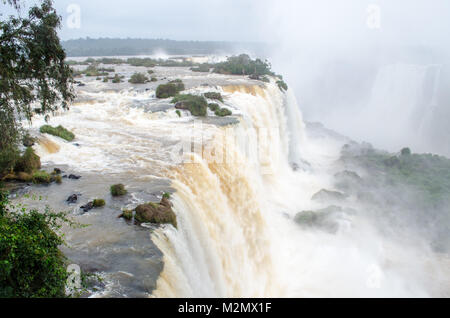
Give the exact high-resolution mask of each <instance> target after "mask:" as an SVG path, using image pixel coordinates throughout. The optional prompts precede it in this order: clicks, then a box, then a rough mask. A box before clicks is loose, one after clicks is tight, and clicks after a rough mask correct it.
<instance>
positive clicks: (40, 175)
mask: <svg viewBox="0 0 450 318" xmlns="http://www.w3.org/2000/svg"><path fill="white" fill-rule="evenodd" d="M31 180H32V181H33V183H34V184H49V183H51V182H52V180H54V179H53V177H52V176H51V175H50V174H49V173H48V172H46V171H35V172H34V173H33V175H32V176H31Z"/></svg>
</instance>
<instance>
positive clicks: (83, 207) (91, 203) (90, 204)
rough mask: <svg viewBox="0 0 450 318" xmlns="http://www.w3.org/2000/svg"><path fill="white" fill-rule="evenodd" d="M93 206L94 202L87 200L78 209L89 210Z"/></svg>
mask: <svg viewBox="0 0 450 318" xmlns="http://www.w3.org/2000/svg"><path fill="white" fill-rule="evenodd" d="M93 208H94V202H88V203H87V204H85V205H83V206H81V207H80V209H82V210H83V212H89V211H90V210H92V209H93Z"/></svg>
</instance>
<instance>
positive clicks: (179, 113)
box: [175, 109, 181, 117]
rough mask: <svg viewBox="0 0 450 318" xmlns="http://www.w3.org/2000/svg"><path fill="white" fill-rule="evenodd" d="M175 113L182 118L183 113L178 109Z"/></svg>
mask: <svg viewBox="0 0 450 318" xmlns="http://www.w3.org/2000/svg"><path fill="white" fill-rule="evenodd" d="M175 113H176V114H177V115H178V117H181V112H180V111H179V110H178V109H177V111H176V112H175Z"/></svg>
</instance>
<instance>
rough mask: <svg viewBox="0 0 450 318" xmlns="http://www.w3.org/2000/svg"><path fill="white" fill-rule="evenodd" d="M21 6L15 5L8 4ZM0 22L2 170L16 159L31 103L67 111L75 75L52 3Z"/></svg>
mask: <svg viewBox="0 0 450 318" xmlns="http://www.w3.org/2000/svg"><path fill="white" fill-rule="evenodd" d="M7 3H8V4H10V5H13V6H14V7H17V6H16V5H15V3H17V2H16V1H7ZM1 17H2V19H1V20H0V61H1V62H0V105H1V112H0V172H2V171H6V170H8V169H11V167H13V166H14V163H15V162H14V161H15V160H16V159H17V154H18V151H17V149H16V147H17V146H18V143H19V141H20V139H21V138H20V137H21V136H20V135H21V128H22V119H27V120H28V121H31V118H32V116H33V114H34V112H33V109H32V104H33V103H40V108H39V112H40V113H42V114H47V113H52V112H54V111H55V110H57V109H58V108H60V107H62V108H63V109H66V108H67V105H68V103H69V102H70V101H71V100H72V99H73V97H74V95H73V90H72V83H73V78H72V73H71V70H70V67H69V66H68V65H67V64H65V63H64V60H65V57H66V55H65V52H64V50H63V48H62V47H61V44H60V41H59V38H58V34H57V29H58V28H59V27H60V22H61V20H60V17H59V16H58V15H57V13H56V12H55V10H54V9H53V6H52V2H51V1H49V0H44V1H42V2H41V3H40V5H32V6H31V8H30V9H29V11H28V14H25V16H24V14H20V15H18V14H16V15H10V16H5V15H2V16H1Z"/></svg>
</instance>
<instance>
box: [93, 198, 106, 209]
mask: <svg viewBox="0 0 450 318" xmlns="http://www.w3.org/2000/svg"><path fill="white" fill-rule="evenodd" d="M92 204H93V206H94V208H101V207H104V206H105V205H106V202H105V200H103V199H95V200H94V201H93V202H92Z"/></svg>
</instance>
